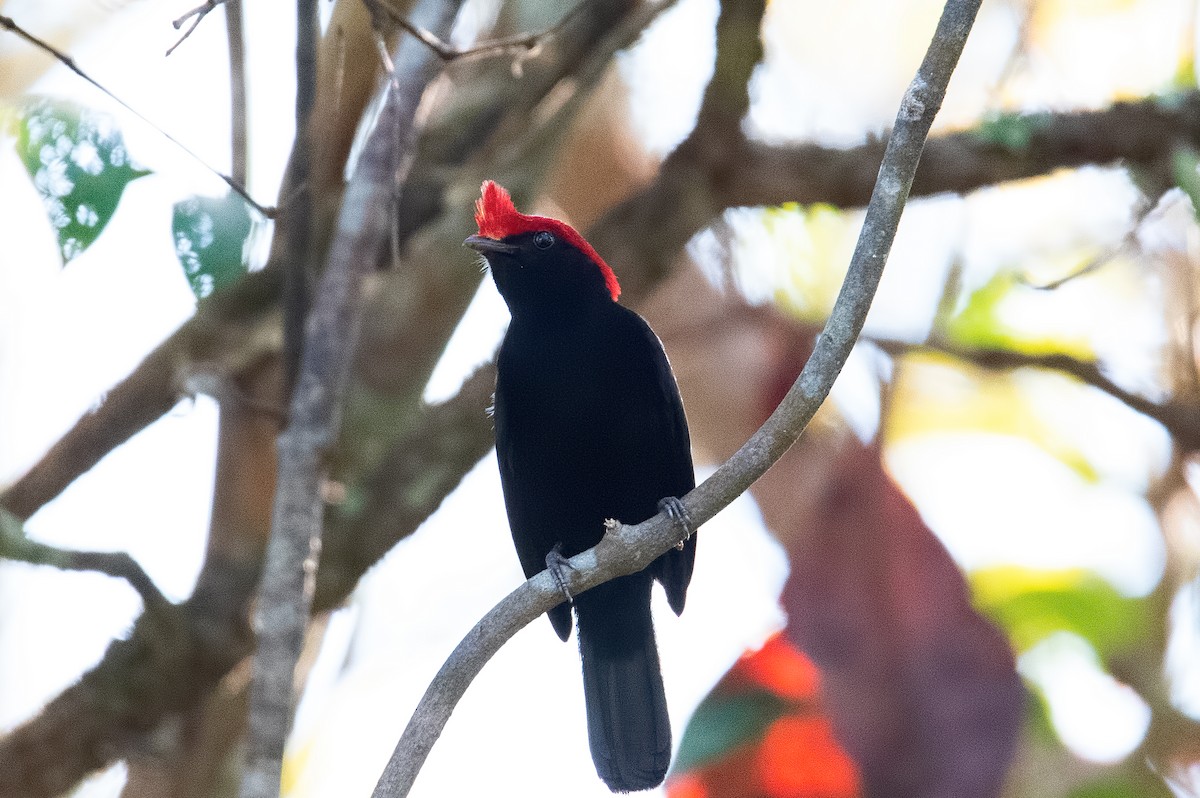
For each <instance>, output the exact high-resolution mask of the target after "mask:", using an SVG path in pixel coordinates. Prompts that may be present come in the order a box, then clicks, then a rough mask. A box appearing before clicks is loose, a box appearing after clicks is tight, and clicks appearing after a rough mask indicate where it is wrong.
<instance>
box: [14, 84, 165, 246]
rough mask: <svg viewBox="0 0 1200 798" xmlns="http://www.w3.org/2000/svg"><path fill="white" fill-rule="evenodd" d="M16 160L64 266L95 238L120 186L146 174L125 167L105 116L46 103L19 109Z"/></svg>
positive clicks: (118, 139) (121, 146)
mask: <svg viewBox="0 0 1200 798" xmlns="http://www.w3.org/2000/svg"><path fill="white" fill-rule="evenodd" d="M17 155H18V156H19V157H20V158H21V162H22V163H24V164H25V169H26V170H27V171H28V172H29V176H30V178H32V179H33V185H34V187H35V188H37V191H38V193H39V194H41V196H42V202H43V203H44V204H45V206H46V213H47V215H48V216H49V217H50V224H52V225H53V226H54V228H55V230H56V231H57V233H58V247H59V251H60V252H61V253H62V259H63V264H64V265H65V264H67V263H69V262H70V261H71V260H73V259H74V258H76V257H78V256H79V255H80V254H81V253H82V252H83V251H84V250H86V249H87V248H88V247H89V246H91V245H92V243H93V242H95V240H96V239H97V238H98V237H99V236H100V233H101V232H102V231H103V230H104V228H105V226H106V225H107V224H108V222H109V220H110V219H112V215H113V213H114V212H115V211H116V209H117V204H118V203H119V202H120V201H121V195H122V194H123V193H124V191H125V186H127V185H129V183H130V182H132V181H134V180H136V179H138V178H139V177H142V176H144V175H148V174H150V172H149V171H148V170H145V169H139V168H137V167H136V166H134V164H133V163H132V162H131V161H130V159H129V154H128V153H127V152H126V150H125V139H124V137H123V136H122V135H121V131H120V130H119V129H118V128H117V125H116V122H115V121H114V120H113V118H112V117H111V116H109V115H108V114H105V113H101V112H99V111H92V110H89V109H86V108H80V107H78V106H75V105H71V104H68V103H63V102H58V101H55V100H51V99H49V98H46V97H36V98H33V99H31V100H30V101H29V102H28V103H26V104H25V106H24V107H23V108H22V109H21V111H20V114H19V116H18V119H17Z"/></svg>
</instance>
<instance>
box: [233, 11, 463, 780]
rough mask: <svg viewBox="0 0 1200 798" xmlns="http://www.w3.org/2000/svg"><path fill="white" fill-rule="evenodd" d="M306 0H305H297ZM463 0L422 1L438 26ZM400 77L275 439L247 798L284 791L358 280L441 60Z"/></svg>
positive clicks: (414, 61)
mask: <svg viewBox="0 0 1200 798" xmlns="http://www.w3.org/2000/svg"><path fill="white" fill-rule="evenodd" d="M301 5H302V6H303V2H302V4H301ZM459 5H460V3H458V2H453V1H450V2H447V1H446V0H426V2H423V3H422V4H419V8H424V13H426V14H428V15H429V16H430V17H431V18H432V19H433V21H434V24H435V26H436V27H437V28H438V29H442V28H449V26H450V24H451V23H452V22H453V20H454V16H455V14H456V13H457V11H458V8H459ZM394 60H395V61H396V63H397V65H398V71H397V74H396V77H395V82H393V83H390V84H388V85H389V87H390V90H389V91H388V96H387V100H386V102H385V105H384V108H383V111H382V112H381V114H380V117H379V120H378V121H377V122H376V125H375V129H374V131H373V132H372V133H371V135H370V137H369V138H368V140H367V143H366V144H365V146H364V148H363V152H362V155H361V157H360V159H359V162H358V166H357V169H356V172H355V176H354V178H353V179H352V180H351V181H350V184H349V185H348V186H347V189H346V195H345V198H344V200H343V204H342V210H341V213H340V215H339V218H338V226H337V232H336V235H335V237H334V240H333V244H332V246H331V249H330V253H329V262H328V265H327V267H326V269H325V273H324V275H323V276H322V278H321V284H320V288H319V290H318V292H317V294H316V297H317V300H316V304H315V305H314V307H313V311H312V318H311V319H310V320H309V323H308V324H307V325H306V330H305V336H304V351H303V355H302V358H301V364H300V373H299V376H298V380H297V385H296V390H295V393H294V395H293V398H292V402H291V414H290V421H289V423H288V426H287V428H286V429H285V430H284V432H283V434H282V435H281V436H280V439H279V477H278V481H277V486H278V487H277V492H276V498H275V511H274V517H273V520H272V524H271V538H270V541H269V542H268V544H267V552H266V566H265V570H264V573H263V582H262V588H261V590H260V594H259V602H258V611H257V613H256V622H257V628H258V633H259V640H258V650H257V654H256V656H255V663H254V681H253V683H252V685H251V689H250V724H249V732H248V739H247V755H246V768H245V771H244V772H243V774H242V788H241V793H240V794H241V796H242V798H273V796H277V795H278V793H279V781H280V773H281V768H282V762H283V750H284V743H285V742H286V740H287V734H288V731H289V730H290V728H291V715H292V704H293V701H292V683H293V671H294V669H295V666H296V661H297V659H298V658H299V655H300V649H301V645H302V642H303V639H304V630H305V628H306V626H307V624H308V619H309V612H310V607H311V603H312V592H313V579H314V577H315V571H316V560H317V558H318V556H319V552H320V546H321V531H322V515H323V510H324V502H323V499H322V492H321V486H322V482H323V480H324V477H325V455H326V453H327V451H328V450H329V449H330V448H331V447H332V446H333V444H334V443H335V442H336V440H337V435H338V429H339V426H340V404H341V401H342V397H343V395H344V394H345V390H346V385H347V383H348V382H349V378H350V366H351V362H352V354H353V351H354V344H355V341H356V339H357V337H358V331H359V327H360V325H361V320H362V308H363V297H362V285H363V282H364V280H365V279H366V278H367V276H368V275H369V274H370V273H371V272H373V271H374V269H375V265H376V264H377V263H378V262H379V256H380V251H381V248H382V247H383V246H384V245H385V243H386V242H387V240H388V232H389V230H390V229H391V227H392V225H391V209H392V203H391V201H390V200H391V197H392V196H393V189H394V186H395V184H396V182H398V181H399V182H403V179H404V176H405V175H406V174H407V172H408V169H409V166H410V164H411V149H412V147H413V143H414V141H415V139H416V126H417V123H416V116H417V108H418V105H419V103H420V101H421V98H422V97H423V96H424V93H425V88H426V87H427V86H428V84H429V82H430V81H431V80H432V79H433V77H434V75H435V74H436V71H437V68H438V67H439V66H440V62H439V61H437V60H436V59H434V58H432V57H430V56H429V55H427V54H425V53H423V52H422V53H420V54H417V53H414V52H413V48H411V47H410V48H405V47H401V48H400V49H399V50H398V52H397V54H396V57H395V59H394Z"/></svg>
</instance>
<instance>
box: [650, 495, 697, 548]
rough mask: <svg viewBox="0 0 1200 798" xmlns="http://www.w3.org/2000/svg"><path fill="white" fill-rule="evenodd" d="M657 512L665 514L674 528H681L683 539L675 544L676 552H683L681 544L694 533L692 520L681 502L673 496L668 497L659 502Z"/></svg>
mask: <svg viewBox="0 0 1200 798" xmlns="http://www.w3.org/2000/svg"><path fill="white" fill-rule="evenodd" d="M658 511H659V512H660V513H666V514H667V516H668V517H670V519H671V520H672V521H673V522H674V523H675V525H676V526H678V527H682V528H683V537H682V538H680V539H679V542H678V543H676V544H675V548H676V549H677V550H679V551H683V544H685V543H687V540H688V538H690V537H691V536H692V534H693V533H694V530H693V528H692V518H691V516H689V515H688V511H687V508H686V507H684V506H683V502H681V501H679V499H677V498H675V497H674V496H668V497H666V498H665V499H660V500H659V502H658Z"/></svg>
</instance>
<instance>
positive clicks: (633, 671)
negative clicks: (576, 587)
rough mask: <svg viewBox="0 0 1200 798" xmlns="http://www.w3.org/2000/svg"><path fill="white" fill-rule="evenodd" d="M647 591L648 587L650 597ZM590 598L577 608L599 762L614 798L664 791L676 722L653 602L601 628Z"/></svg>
mask: <svg viewBox="0 0 1200 798" xmlns="http://www.w3.org/2000/svg"><path fill="white" fill-rule="evenodd" d="M618 581H619V580H618ZM610 584H611V583H610ZM603 587H605V586H601V588H597V590H602V589H603ZM627 587H628V586H627ZM648 587H649V581H648V580H646V588H647V591H646V592H647V593H648V592H649V591H648ZM593 592H594V591H593ZM634 592H640V591H637V590H636V589H635V591H634ZM588 595H589V594H584V595H583V596H580V602H579V604H578V607H579V614H580V621H579V629H580V633H579V649H580V653H581V655H582V657H583V693H584V698H585V701H586V705H587V723H588V741H589V743H590V744H591V749H592V760H593V762H595V764H596V773H597V774H599V776H600V778H601V779H603V780H604V783H605V784H607V785H608V787H609V789H611V790H613V791H614V792H632V791H635V790H646V789H649V788H651V787H655V786H657V785H659V784H661V783H662V781H663V778H664V777H665V776H666V773H667V767H668V766H669V765H670V763H671V722H670V718H669V717H668V715H667V697H666V693H665V692H664V690H663V681H662V672H661V669H660V667H659V662H658V649H657V646H656V645H655V642H654V627H653V625H652V624H651V622H650V606H649V596H648V595H647V596H646V597H645V598H644V599H641V600H640V601H634V602H619V603H621V604H625V605H626V606H624V607H622V609H623V610H626V612H621V613H613V612H612V609H613V607H612V605H611V604H609V605H608V606H606V607H605V609H606V610H607V611H606V612H605V614H604V616H603V617H602V620H597V619H594V618H589V615H590V613H589V612H588V603H587V602H586V601H584V599H586V598H587V596H588ZM631 604H632V605H633V606H630V605H631ZM639 605H640V606H639ZM630 613H632V617H631V615H630ZM614 620H615V621H616V623H614Z"/></svg>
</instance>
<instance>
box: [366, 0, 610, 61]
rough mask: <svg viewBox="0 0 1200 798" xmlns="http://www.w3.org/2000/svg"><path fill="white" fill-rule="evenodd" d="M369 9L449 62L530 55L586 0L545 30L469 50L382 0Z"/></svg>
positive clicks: (370, 3) (374, 1)
mask: <svg viewBox="0 0 1200 798" xmlns="http://www.w3.org/2000/svg"><path fill="white" fill-rule="evenodd" d="M363 2H365V3H366V4H367V6H368V7H369V8H370V9H371V13H372V14H374V15H376V17H381V16H386V17H387V18H388V19H390V20H391V21H392V23H393V24H394V25H396V27H398V28H401V29H402V30H404V31H405V32H407V33H408V34H409V35H411V36H412V37H414V38H415V39H416V40H417V41H419V42H420V43H421V44H423V45H425V46H426V47H428V48H429V49H430V50H431V51H433V53H434V54H435V55H436V56H437V57H438V58H440V59H442V60H443V61H445V62H447V63H449V62H450V61H456V60H458V59H460V58H482V57H484V56H490V55H505V54H508V55H515V56H518V57H519V56H521V55H532V54H534V53H536V52H537V50H538V49H539V48H540V47H541V46H542V45H543V44H545V42H546V40H547V39H550V38H552V37H554V36H555V35H557V34H558V33H560V32H561V31H562V30H563V29H565V28H566V27H567V26H568V25H570V24H571V22H572V21H574V19H575V17H577V16H578V15H579V14H580V12H582V11H583V10H584V8H585V7H586V6H587V4H588V2H589V0H581V2H579V3H578V4H577V5H576V6H575V7H574V8H572V9H571V10H570V11H568V12H567V13H566V14H564V15H563V17H562V19H560V20H559V21H558V22H556V23H554V24H553V25H551V26H550V27H548V28H544V29H543V30H540V31H537V32H535V33H519V34H517V35H515V36H505V37H504V38H501V39H492V40H491V41H486V42H482V43H480V44H476V45H474V46H473V47H467V48H465V49H459V48H457V47H454V46H453V45H450V44H447V43H446V42H445V41H443V40H442V39H440V38H438V37H437V36H434V35H433V34H432V33H431V32H429V31H428V30H427V29H425V28H423V27H421V26H420V25H417V24H414V23H413V22H412V20H410V19H409V18H408V17H406V16H404V15H402V14H400V13H398V12H397V11H396V10H395V9H394V8H392V7H391V6H390V5H388V4H387V3H386V2H384V1H383V0H363Z"/></svg>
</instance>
